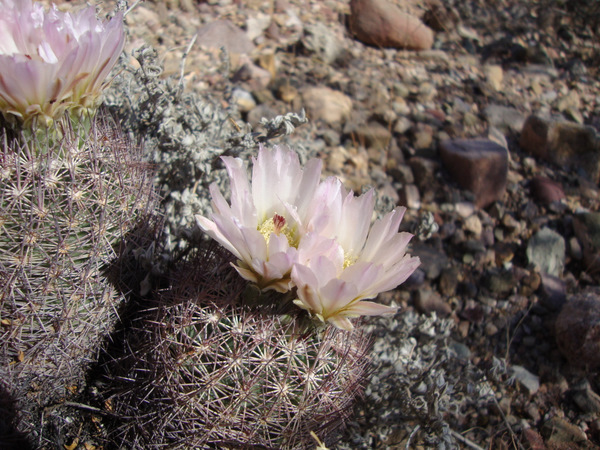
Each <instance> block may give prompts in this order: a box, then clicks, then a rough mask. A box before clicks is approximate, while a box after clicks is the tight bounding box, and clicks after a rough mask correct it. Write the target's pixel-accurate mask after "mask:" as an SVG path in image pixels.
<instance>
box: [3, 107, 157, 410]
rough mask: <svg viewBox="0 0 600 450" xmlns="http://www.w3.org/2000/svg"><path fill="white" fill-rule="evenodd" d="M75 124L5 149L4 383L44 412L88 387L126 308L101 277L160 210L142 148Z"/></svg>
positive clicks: (101, 119) (114, 133)
mask: <svg viewBox="0 0 600 450" xmlns="http://www.w3.org/2000/svg"><path fill="white" fill-rule="evenodd" d="M68 123H69V122H68V121H67V122H61V124H62V126H63V129H62V130H61V133H60V135H61V136H62V137H61V138H60V139H57V138H56V134H55V135H54V137H53V138H51V139H40V138H39V134H38V135H37V136H36V135H34V134H26V133H23V134H22V136H21V138H20V139H10V138H8V137H7V135H6V134H4V135H3V137H2V141H1V142H2V144H1V145H2V147H3V148H2V152H1V153H0V185H1V188H0V254H1V257H0V378H3V380H5V381H7V380H8V382H9V384H10V386H12V388H11V389H12V391H13V393H14V395H15V396H16V397H17V398H20V399H23V401H25V400H24V399H25V398H27V399H29V400H32V399H33V400H36V401H35V402H33V403H37V404H39V405H44V404H47V403H48V402H51V401H55V400H56V399H57V398H63V397H64V395H65V394H66V393H68V392H69V391H71V392H72V391H76V390H77V388H79V387H81V384H82V383H83V378H82V373H83V370H84V369H85V367H86V366H87V365H88V363H89V362H90V361H92V360H94V359H95V357H96V354H97V352H98V348H99V345H100V343H101V340H102V339H101V338H102V337H103V336H105V335H106V333H107V332H108V329H110V327H111V326H112V325H114V323H115V320H116V311H117V306H118V302H119V299H120V294H119V293H117V292H116V290H115V288H114V287H112V286H111V285H110V284H109V283H108V282H107V281H106V280H105V277H104V276H103V268H104V267H105V266H106V265H107V264H108V263H109V262H110V261H111V260H112V259H113V258H115V256H117V252H118V244H119V242H120V240H121V239H122V237H123V236H124V235H125V234H126V233H128V232H129V231H130V230H131V229H132V228H133V227H134V225H135V224H136V222H137V221H139V220H140V218H141V217H142V215H143V214H145V213H146V212H148V211H149V210H150V208H151V207H152V204H153V201H152V199H153V194H152V187H151V178H152V176H151V174H149V170H148V167H147V165H146V164H144V163H143V162H142V154H141V153H142V151H141V148H140V147H139V146H137V145H134V144H133V143H132V142H130V141H129V140H128V139H126V138H125V137H124V136H123V135H122V133H121V132H120V131H119V128H118V127H117V126H116V125H115V123H114V122H113V121H112V120H111V119H110V118H109V117H107V116H105V115H103V114H98V116H97V117H96V118H95V119H94V121H93V123H92V125H91V129H90V128H89V125H85V126H84V125H81V126H77V125H74V126H72V127H69V126H68ZM27 136H28V137H27ZM25 394H27V397H25Z"/></svg>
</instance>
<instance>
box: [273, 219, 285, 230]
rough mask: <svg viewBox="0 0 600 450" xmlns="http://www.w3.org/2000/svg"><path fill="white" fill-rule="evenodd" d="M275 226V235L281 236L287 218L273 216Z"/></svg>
mask: <svg viewBox="0 0 600 450" xmlns="http://www.w3.org/2000/svg"><path fill="white" fill-rule="evenodd" d="M273 226H274V227H275V230H274V231H275V233H276V234H279V232H280V231H281V230H282V229H283V227H285V217H283V216H280V215H279V214H275V215H274V216H273Z"/></svg>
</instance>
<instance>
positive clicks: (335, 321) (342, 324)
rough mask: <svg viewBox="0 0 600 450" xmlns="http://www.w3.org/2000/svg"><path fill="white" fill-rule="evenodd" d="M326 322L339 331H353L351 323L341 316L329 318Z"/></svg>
mask: <svg viewBox="0 0 600 450" xmlns="http://www.w3.org/2000/svg"><path fill="white" fill-rule="evenodd" d="M327 321H328V322H329V323H331V324H332V325H333V326H335V327H337V328H339V329H341V330H346V331H352V330H353V329H354V325H352V322H350V321H349V320H348V319H347V318H346V317H344V316H341V315H336V316H331V317H329V318H328V319H327Z"/></svg>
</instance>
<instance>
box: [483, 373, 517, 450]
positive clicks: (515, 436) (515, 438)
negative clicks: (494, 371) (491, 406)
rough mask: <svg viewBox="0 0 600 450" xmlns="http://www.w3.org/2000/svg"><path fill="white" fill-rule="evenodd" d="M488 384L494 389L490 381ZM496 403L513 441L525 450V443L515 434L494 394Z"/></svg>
mask: <svg viewBox="0 0 600 450" xmlns="http://www.w3.org/2000/svg"><path fill="white" fill-rule="evenodd" d="M486 383H487V384H488V388H489V389H490V390H492V387H491V386H490V385H489V382H486ZM492 398H493V400H494V403H495V404H496V408H497V409H498V412H499V413H500V415H501V416H502V420H504V423H505V424H506V429H507V430H508V432H509V433H510V437H511V439H512V440H513V442H516V443H517V446H518V447H519V448H520V449H521V450H525V447H523V444H521V442H520V440H519V439H518V438H517V435H516V434H515V432H514V431H513V429H512V427H511V426H510V423H508V419H507V418H506V415H505V414H504V412H503V411H502V408H501V407H500V404H499V403H498V400H497V399H496V396H495V395H494V396H492Z"/></svg>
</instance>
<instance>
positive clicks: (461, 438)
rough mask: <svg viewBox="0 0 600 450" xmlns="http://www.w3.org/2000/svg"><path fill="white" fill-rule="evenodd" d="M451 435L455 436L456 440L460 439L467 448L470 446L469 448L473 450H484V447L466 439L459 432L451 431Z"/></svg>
mask: <svg viewBox="0 0 600 450" xmlns="http://www.w3.org/2000/svg"><path fill="white" fill-rule="evenodd" d="M450 433H452V436H454V437H455V438H456V439H458V440H459V441H460V442H462V443H463V444H465V445H466V446H468V447H470V448H472V449H475V450H484V448H483V447H480V446H479V445H477V444H476V443H475V442H473V441H472V440H470V439H468V438H466V437H464V436H463V435H462V434H460V433H458V432H457V431H454V430H450Z"/></svg>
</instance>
